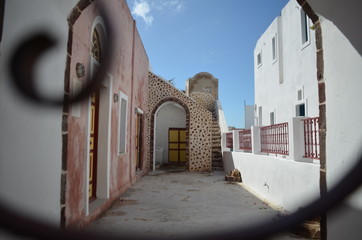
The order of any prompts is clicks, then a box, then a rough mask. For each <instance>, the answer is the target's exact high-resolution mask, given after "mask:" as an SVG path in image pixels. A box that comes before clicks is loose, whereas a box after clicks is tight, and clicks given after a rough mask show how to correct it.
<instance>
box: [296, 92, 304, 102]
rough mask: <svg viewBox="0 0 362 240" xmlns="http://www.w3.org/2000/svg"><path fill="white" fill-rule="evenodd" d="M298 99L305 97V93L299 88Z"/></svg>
mask: <svg viewBox="0 0 362 240" xmlns="http://www.w3.org/2000/svg"><path fill="white" fill-rule="evenodd" d="M297 94H298V101H300V100H302V98H303V94H302V90H298V93H297Z"/></svg>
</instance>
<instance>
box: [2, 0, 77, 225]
mask: <svg viewBox="0 0 362 240" xmlns="http://www.w3.org/2000/svg"><path fill="white" fill-rule="evenodd" d="M76 2H77V1H76V0H70V1H57V0H51V1H49V0H11V1H6V3H5V15H4V28H3V39H2V42H1V56H0V59H1V64H0V66H1V68H0V74H1V77H0V85H1V87H0V111H1V114H0V133H1V137H2V140H1V144H0V200H1V201H2V202H5V203H7V204H10V205H11V207H13V208H15V209H16V210H18V211H20V212H21V213H24V214H28V215H31V216H32V217H39V218H41V219H44V220H46V221H47V222H52V223H54V224H58V223H59V222H60V174H61V156H62V141H61V140H62V137H61V136H62V132H61V121H62V108H55V109H50V108H42V107H39V106H34V105H33V104H31V103H30V102H28V101H27V100H25V99H23V98H22V96H20V95H19V94H18V93H17V92H16V91H15V90H14V87H13V86H12V85H11V78H10V77H9V75H8V72H7V64H8V62H9V56H10V53H11V52H12V50H13V49H14V47H15V46H16V45H17V44H18V43H19V42H20V41H21V40H23V39H24V38H25V37H26V36H28V35H29V34H32V33H34V32H36V30H39V29H42V30H44V29H45V31H47V32H50V33H51V34H52V35H53V37H54V38H55V39H56V40H57V46H56V47H55V48H53V49H52V50H51V51H49V52H48V53H47V54H46V55H44V57H43V58H42V60H41V61H40V62H39V63H40V64H39V68H38V69H37V72H36V75H37V78H38V79H41V80H40V85H41V90H42V91H45V92H47V93H48V94H49V95H51V96H54V95H57V94H58V96H62V95H63V94H62V92H63V89H64V88H63V85H64V70H65V62H66V46H67V45H66V44H67V38H68V23H67V17H68V15H69V13H70V12H71V9H72V8H73V7H74V6H75V4H76ZM22 67H23V66H19V71H21V69H22Z"/></svg>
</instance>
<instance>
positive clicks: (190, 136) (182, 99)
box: [145, 73, 212, 171]
mask: <svg viewBox="0 0 362 240" xmlns="http://www.w3.org/2000/svg"><path fill="white" fill-rule="evenodd" d="M170 101H171V102H176V103H178V104H180V105H181V106H182V107H184V109H185V111H186V140H187V147H186V159H187V165H188V170H190V171H211V167H212V166H211V164H212V159H211V158H212V155H211V152H212V139H211V133H212V132H211V130H212V114H211V112H210V111H208V110H206V109H205V108H204V107H202V106H200V105H199V104H197V103H196V101H195V100H193V99H191V98H190V97H188V96H187V95H186V94H184V93H182V92H181V91H180V90H178V89H177V88H175V87H174V86H172V85H171V84H170V83H168V82H166V81H164V80H162V79H161V78H160V77H158V76H157V75H155V74H153V73H149V102H148V104H149V105H148V109H149V110H150V111H149V112H148V113H147V114H146V116H145V118H146V121H147V122H148V131H147V136H146V137H147V143H149V146H150V147H149V149H150V150H149V151H148V156H147V168H148V169H151V166H152V165H153V152H154V151H153V143H154V122H155V113H156V111H157V109H158V108H159V107H160V106H161V105H162V104H163V103H165V102H170Z"/></svg>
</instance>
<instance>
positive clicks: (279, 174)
mask: <svg viewBox="0 0 362 240" xmlns="http://www.w3.org/2000/svg"><path fill="white" fill-rule="evenodd" d="M223 163H224V169H225V172H230V170H232V169H234V168H236V169H238V170H239V171H240V173H241V177H242V180H243V183H244V184H245V185H246V186H247V187H248V188H250V189H251V190H252V191H253V192H255V193H256V194H257V195H258V196H259V197H261V198H263V199H265V200H267V201H268V202H270V203H272V204H275V205H276V206H279V207H281V208H282V209H284V210H286V211H289V212H292V211H296V210H298V209H299V208H300V207H303V206H305V205H307V204H308V203H309V202H310V201H311V200H314V199H315V198H317V197H318V196H319V165H318V164H313V163H305V162H297V161H293V160H290V159H284V158H280V157H273V156H266V155H257V154H251V153H242V152H224V153H223Z"/></svg>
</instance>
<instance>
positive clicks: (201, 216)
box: [87, 170, 301, 239]
mask: <svg viewBox="0 0 362 240" xmlns="http://www.w3.org/2000/svg"><path fill="white" fill-rule="evenodd" d="M277 217H278V211H277V210H275V209H273V208H272V207H270V206H269V204H268V203H266V202H263V201H261V200H259V199H258V198H257V197H255V196H254V195H252V194H251V193H250V192H248V191H247V190H246V189H245V188H244V187H243V184H242V183H231V182H226V181H225V179H224V172H223V171H214V172H201V173H197V172H181V171H177V170H173V171H164V170H158V171H156V172H150V173H149V174H148V175H146V176H145V177H143V178H142V179H141V180H140V181H139V182H137V183H136V184H135V185H134V186H133V187H131V188H130V189H129V190H128V191H127V192H126V193H124V194H123V195H121V196H120V198H119V199H118V200H117V201H116V202H115V203H114V204H113V205H112V207H111V208H110V209H109V210H108V211H106V212H105V213H104V214H103V215H102V216H101V217H100V218H99V219H98V220H96V221H94V222H93V223H92V224H91V225H90V226H89V227H88V228H87V231H101V232H104V233H106V234H117V233H121V232H122V233H125V232H127V233H130V234H136V235H138V234H139V235H140V236H141V237H166V238H170V237H176V236H177V237H187V236H189V235H190V234H197V233H203V232H208V233H210V232H212V231H219V230H227V229H228V228H233V227H236V226H240V225H245V224H253V223H256V222H258V221H260V220H265V219H275V218H277ZM273 239H301V238H300V237H298V236H295V235H293V234H290V233H284V234H281V235H280V236H276V237H274V238H273Z"/></svg>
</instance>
